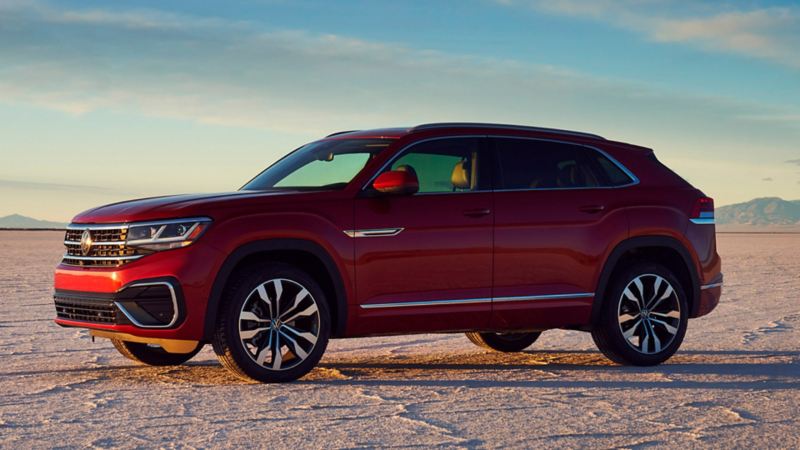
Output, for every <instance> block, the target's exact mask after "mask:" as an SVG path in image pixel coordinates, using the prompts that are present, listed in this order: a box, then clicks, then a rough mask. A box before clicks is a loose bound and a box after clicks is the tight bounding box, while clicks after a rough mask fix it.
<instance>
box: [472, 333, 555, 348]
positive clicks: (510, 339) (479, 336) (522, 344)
mask: <svg viewBox="0 0 800 450" xmlns="http://www.w3.org/2000/svg"><path fill="white" fill-rule="evenodd" d="M465 334H466V335H467V338H468V339H469V340H470V341H472V343H473V344H475V345H477V346H479V347H484V348H488V349H491V350H497V351H498V352H521V351H523V350H525V349H526V348H528V347H530V346H531V345H532V344H533V343H534V342H536V340H537V339H539V336H541V334H542V333H541V332H538V331H537V332H529V333H465Z"/></svg>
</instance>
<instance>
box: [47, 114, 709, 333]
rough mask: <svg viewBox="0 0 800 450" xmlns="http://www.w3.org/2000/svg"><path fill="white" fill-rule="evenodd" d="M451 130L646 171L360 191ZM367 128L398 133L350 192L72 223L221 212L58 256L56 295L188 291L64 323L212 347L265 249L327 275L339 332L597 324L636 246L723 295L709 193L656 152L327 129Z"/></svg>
mask: <svg viewBox="0 0 800 450" xmlns="http://www.w3.org/2000/svg"><path fill="white" fill-rule="evenodd" d="M454 136H474V137H479V138H480V139H486V137H518V138H526V139H534V140H548V141H558V142H569V143H573V144H577V145H583V146H589V147H592V148H595V149H599V150H600V151H602V152H604V154H607V155H610V156H611V157H612V158H613V159H614V160H616V161H617V162H619V163H620V164H621V165H622V166H624V167H625V168H627V169H628V170H629V171H630V172H631V173H632V174H635V178H636V181H637V182H636V183H633V184H631V185H628V186H624V187H620V188H608V189H602V188H595V189H565V190H558V189H554V190H517V191H503V190H497V189H492V190H486V191H480V192H469V193H444V194H438V195H407V196H365V195H362V194H363V189H364V188H365V186H368V184H369V183H370V181H371V180H372V179H373V178H374V177H375V176H376V174H377V173H378V172H379V171H380V170H381V169H382V168H383V167H384V166H385V165H386V163H387V162H389V161H390V160H392V158H393V157H394V156H395V155H396V154H398V152H401V151H403V149H405V148H407V147H408V146H409V145H412V144H414V143H417V142H422V141H426V140H430V139H437V138H442V137H454ZM361 138H363V139H367V138H389V139H393V142H392V144H391V145H390V146H389V147H388V148H387V149H386V150H385V151H383V152H382V153H380V154H379V155H378V157H376V158H375V159H374V160H372V161H370V162H369V163H368V164H367V165H366V167H364V169H363V170H362V171H361V172H360V173H359V174H358V175H357V176H356V177H355V178H354V179H353V180H352V181H351V182H350V183H348V184H347V186H346V187H344V188H343V189H341V190H335V191H313V192H257V191H238V192H234V193H227V194H217V195H196V196H173V197H160V198H151V199H143V200H135V201H131V202H124V203H118V204H113V205H107V206H103V207H99V208H96V209H92V210H89V211H86V212H84V213H81V214H79V215H78V216H76V217H75V218H74V220H73V226H75V227H78V228H80V227H81V226H84V225H89V224H93V225H97V224H128V223H135V222H142V221H150V220H163V219H173V218H184V217H208V218H211V219H212V220H213V223H212V224H211V225H210V226H209V227H208V229H207V231H206V232H205V234H204V235H203V236H202V237H201V238H200V239H198V241H197V242H196V243H194V244H192V245H189V246H187V247H185V248H178V249H174V250H169V251H163V252H156V253H153V254H151V255H148V256H146V257H143V258H141V259H137V260H135V261H132V262H129V263H127V264H124V265H118V266H110V267H82V266H76V265H70V264H65V263H62V264H60V265H59V266H58V267H57V269H56V272H55V289H56V292H57V295H58V293H59V292H67V293H83V294H86V295H89V296H92V295H94V294H113V293H116V292H119V291H121V290H122V289H123V288H124V287H125V286H128V285H131V284H132V283H137V282H142V281H143V280H145V281H146V280H153V279H165V278H167V279H170V280H174V282H175V283H176V284H177V285H178V288H179V290H180V291H181V294H180V297H181V302H182V304H181V305H180V308H179V309H180V310H181V312H180V319H179V320H178V321H177V323H176V324H175V325H174V326H171V327H167V328H142V327H138V326H136V325H134V324H130V323H127V324H121V323H95V322H93V321H91V320H85V318H84V320H74V319H71V318H70V316H69V314H60V315H59V317H58V318H56V323H58V324H59V325H63V326H70V327H83V328H89V329H93V330H105V331H110V332H114V333H124V335H128V336H136V337H140V338H153V339H164V340H182V341H197V342H207V341H209V340H210V339H211V335H212V334H213V331H214V324H215V321H216V319H217V314H218V311H219V308H220V305H221V296H222V292H223V290H224V288H225V286H226V283H227V282H228V280H229V278H230V277H231V275H232V274H233V273H234V272H235V271H236V270H237V267H241V266H242V264H247V262H248V261H252V260H254V259H256V258H262V257H265V258H271V257H273V258H277V259H281V260H285V261H290V262H294V263H296V264H300V265H309V264H310V266H308V267H309V268H308V271H309V273H311V274H313V275H314V276H316V277H318V278H319V280H320V284H321V285H322V287H323V288H324V289H325V290H326V291H327V295H328V297H329V299H330V303H332V304H331V308H330V309H331V313H332V316H333V317H332V324H333V325H332V336H333V337H355V336H369V335H379V334H403V333H422V332H450V331H469V330H483V331H496V332H503V331H513V330H545V329H551V328H573V329H584V330H588V329H591V327H592V326H593V324H594V323H595V321H596V320H597V315H598V310H599V304H600V303H601V302H602V301H603V293H604V292H605V290H606V288H607V285H608V283H609V278H610V277H611V275H612V274H613V272H614V269H615V267H616V265H617V264H618V263H619V262H620V261H621V260H624V259H625V258H627V257H628V256H629V255H631V254H632V252H634V253H636V254H647V255H652V256H653V257H654V258H656V257H657V258H660V259H659V261H660V262H663V264H665V265H668V266H669V267H670V268H672V270H673V271H674V272H675V273H676V275H677V276H678V277H679V278H681V279H682V281H685V283H686V291H687V296H688V298H689V306H690V311H689V316H690V317H698V316H701V315H704V314H707V313H708V312H710V311H711V310H712V309H713V308H714V307H715V306H716V304H717V303H718V301H719V298H720V295H721V281H722V275H721V272H720V258H719V256H718V254H717V252H716V247H715V231H714V226H713V224H708V223H694V222H695V221H693V220H692V217H691V215H692V209H693V207H694V206H695V205H696V203H697V201H698V199H699V198H703V197H704V195H703V194H702V193H701V192H699V191H698V190H697V189H694V188H692V187H691V186H689V185H688V184H686V183H685V182H682V181H681V180H679V179H678V178H677V177H675V176H673V174H671V172H669V171H668V170H666V169H663V167H662V166H660V165H659V164H656V163H654V159H653V156H652V153H653V152H652V150H650V149H647V148H642V147H638V146H634V145H630V144H625V143H620V142H614V141H610V140H605V139H602V138H599V137H594V136H591V135H585V134H582V133H572V132H563V131H558V130H549V129H537V128H529V127H515V126H499V125H488V124H439V125H435V126H422V127H415V128H410V129H379V130H370V131H360V132H349V133H344V134H336V135H332V136H330V137H328V138H326V139H329V140H337V139H361ZM393 228H401V229H402V233H399V234H396V235H394V236H393V237H381V238H375V239H372V238H361V237H362V235H363V233H364V232H367V233H368V232H369V230H386V229H393ZM359 233H362V235H359ZM509 299H510V300H515V299H516V300H521V301H505V300H509ZM526 299H528V300H530V301H526ZM402 303H406V305H400V304H402ZM381 306H385V307H381ZM154 342H155V341H154Z"/></svg>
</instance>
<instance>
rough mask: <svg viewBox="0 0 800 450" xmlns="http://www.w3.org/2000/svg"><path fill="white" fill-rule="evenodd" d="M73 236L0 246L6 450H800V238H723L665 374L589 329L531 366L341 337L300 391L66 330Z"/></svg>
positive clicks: (0, 377)
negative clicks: (58, 319) (622, 359)
mask: <svg viewBox="0 0 800 450" xmlns="http://www.w3.org/2000/svg"><path fill="white" fill-rule="evenodd" d="M61 240H62V234H61V233H50V232H0V361H1V362H2V364H0V447H4V448H27V447H37V448H39V447H60V446H81V447H84V446H86V447H148V448H150V447H178V448H183V447H222V446H236V447H240V446H244V447H262V448H282V447H294V448H319V447H325V448H328V447H341V448H361V447H433V446H438V447H517V448H520V447H567V448H574V447H584V446H595V447H620V448H642V447H648V446H659V447H662V446H664V447H684V448H688V447H725V448H728V447H754V448H759V449H760V448H799V447H800V431H798V425H799V424H800V419H799V418H798V410H799V408H800V349H798V346H799V345H800V330H798V326H800V303H799V302H798V299H799V297H800V235H754V234H722V235H720V236H719V247H720V252H721V254H722V256H723V260H724V272H725V281H726V284H725V292H724V296H723V301H722V304H721V305H720V307H719V308H718V309H717V310H716V311H714V312H713V313H712V314H711V315H710V316H708V317H705V318H702V319H698V320H694V321H692V322H690V324H689V332H688V334H687V335H686V340H685V342H684V345H683V348H682V349H681V351H680V352H679V353H678V354H677V355H676V356H675V357H673V358H672V359H671V360H670V361H669V362H668V363H667V364H664V365H661V366H659V367H654V368H630V367H618V366H613V365H610V364H609V363H608V362H607V361H606V360H605V359H603V357H602V356H601V355H600V354H599V353H598V352H597V351H596V349H595V347H594V346H593V344H592V341H591V338H590V337H589V336H588V335H587V334H584V333H579V332H569V331H551V332H547V333H545V334H544V335H543V336H542V338H541V339H540V341H539V342H537V343H536V344H535V345H534V346H533V348H532V350H531V351H529V352H526V353H523V354H516V355H503V354H498V353H492V352H488V351H484V350H482V349H479V348H477V347H475V346H473V345H472V344H470V343H469V342H468V341H467V339H466V338H465V337H464V336H462V335H422V336H406V337H391V338H372V339H353V340H339V341H334V342H332V344H331V345H330V347H329V350H328V352H327V354H326V356H325V357H324V359H323V360H322V363H321V365H320V367H319V368H318V369H316V370H314V371H313V372H312V373H311V374H310V375H309V376H307V377H306V378H305V379H303V380H301V381H299V382H296V383H293V384H287V385H258V384H248V383H245V382H243V381H240V380H238V379H236V378H234V377H232V376H231V375H229V374H228V373H227V372H226V371H225V370H224V369H223V368H222V367H221V366H220V365H218V364H217V361H216V359H215V357H214V355H213V353H212V352H211V350H210V349H209V348H206V349H205V350H203V352H202V353H200V354H199V355H198V356H197V357H196V358H195V359H194V360H192V361H191V362H190V363H189V364H188V365H185V366H182V367H178V368H149V367H142V366H136V365H134V364H133V363H131V362H130V361H128V360H126V359H124V358H122V357H121V356H120V355H118V354H117V353H116V351H114V349H113V348H112V347H111V345H110V344H109V343H108V341H105V340H98V341H97V343H92V342H91V340H90V339H89V337H88V336H87V334H86V332H84V331H79V330H74V329H63V328H59V327H58V326H56V325H54V324H53V323H52V317H53V315H54V309H53V306H52V303H51V283H52V269H53V267H54V266H55V264H56V263H57V261H58V260H59V255H60V253H61V251H62V249H61Z"/></svg>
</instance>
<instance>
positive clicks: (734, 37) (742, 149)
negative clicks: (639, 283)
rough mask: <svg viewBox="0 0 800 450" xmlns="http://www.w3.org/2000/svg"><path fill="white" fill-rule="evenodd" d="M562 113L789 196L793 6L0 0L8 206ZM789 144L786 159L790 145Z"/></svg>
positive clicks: (743, 189)
mask: <svg viewBox="0 0 800 450" xmlns="http://www.w3.org/2000/svg"><path fill="white" fill-rule="evenodd" d="M428 121H493V122H508V123H521V124H533V125H540V126H551V127H559V128H572V129H579V130H583V131H590V132H596V133H599V134H602V135H604V136H607V137H609V138H612V139H617V140H622V141H630V142H634V143H637V144H640V145H645V146H650V147H653V148H654V149H655V150H656V153H657V155H658V156H659V158H660V159H661V160H663V161H664V162H666V163H667V164H668V165H670V166H671V167H673V168H674V169H675V170H676V171H678V172H679V173H681V174H682V175H684V177H686V178H687V179H689V181H691V182H692V183H693V184H695V185H696V186H698V187H700V188H701V189H703V190H704V191H705V192H706V193H707V194H709V195H711V196H713V197H715V198H716V199H717V203H718V204H727V203H733V202H738V201H744V200H748V199H750V198H753V197H760V196H781V197H784V198H789V199H797V198H800V4H798V3H797V2H778V1H773V2H759V1H739V2H724V1H714V2H686V1H676V0H617V1H611V0H594V1H588V0H586V1H584V0H551V1H539V0H475V1H468V0H465V1H459V2H454V1H447V2H445V1H442V2H434V1H424V2H423V1H408V2H379V1H337V2H330V1H327V2H324V1H282V0H262V1H248V2H244V1H226V2H224V3H221V2H196V1H189V0H182V1H169V0H166V1H165V0H162V1H140V2H107V1H69V0H67V1H59V2H46V1H27V0H4V1H1V2H0V156H1V157H2V164H0V199H2V200H0V216H2V215H5V214H11V213H22V214H25V215H31V216H34V217H39V218H43V219H51V220H68V219H69V218H70V217H71V216H72V215H74V214H75V213H77V212H79V211H80V210H82V209H85V208H88V207H91V206H93V205H96V204H101V203H108V202H112V201H118V200H122V199H126V198H132V197H140V196H149V195H159V194H167V193H182V192H194V191H209V192H210V191H225V190H233V189H236V188H238V187H239V186H240V185H241V184H242V183H243V182H244V181H246V180H248V179H249V178H250V177H251V176H252V175H253V174H255V173H257V172H258V171H259V170H260V169H261V168H263V167H264V166H266V165H268V164H269V163H271V162H272V161H274V160H275V159H277V158H278V157H280V156H281V155H283V154H284V153H286V152H287V151H289V150H291V149H293V148H295V147H297V146H299V145H301V144H303V143H305V142H308V141H310V140H313V139H316V138H318V137H320V136H323V135H325V134H327V133H329V132H331V131H335V130H340V129H356V128H370V127H382V126H395V125H413V124H416V123H422V122H428ZM793 161H794V162H793Z"/></svg>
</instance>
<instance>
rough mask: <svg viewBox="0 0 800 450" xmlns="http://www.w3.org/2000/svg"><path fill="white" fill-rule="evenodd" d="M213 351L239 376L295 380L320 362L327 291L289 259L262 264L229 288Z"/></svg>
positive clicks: (324, 339)
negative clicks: (289, 261) (289, 262)
mask: <svg viewBox="0 0 800 450" xmlns="http://www.w3.org/2000/svg"><path fill="white" fill-rule="evenodd" d="M223 301H224V304H223V305H222V310H221V311H220V316H219V321H218V322H217V330H216V333H215V334H214V340H213V345H214V352H215V353H216V354H217V357H218V358H219V360H220V362H221V363H222V365H224V366H225V367H226V368H228V369H229V370H231V371H232V372H233V373H234V374H236V375H238V376H239V377H240V378H244V379H253V380H256V381H261V382H265V383H275V382H286V381H293V380H296V379H298V378H300V377H302V376H303V375H305V374H307V373H308V372H309V371H311V369H313V368H314V366H315V365H316V364H317V362H319V360H320V358H321V357H322V354H323V353H324V352H325V348H326V347H327V345H328V338H329V336H330V328H331V325H330V323H331V319H330V312H329V310H328V303H327V300H326V298H325V294H324V293H323V291H322V289H321V288H320V287H319V285H318V284H317V282H316V281H315V280H314V279H313V278H311V277H310V276H309V275H308V274H306V273H305V272H303V271H302V270H299V269H297V268H295V267H293V266H289V265H286V264H278V263H274V264H269V265H265V266H259V267H257V268H255V269H252V270H250V271H248V272H245V273H243V274H241V275H240V276H239V277H238V278H237V280H236V281H235V282H234V283H233V284H232V286H231V287H230V288H229V289H227V290H226V292H225V295H224V297H223Z"/></svg>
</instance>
